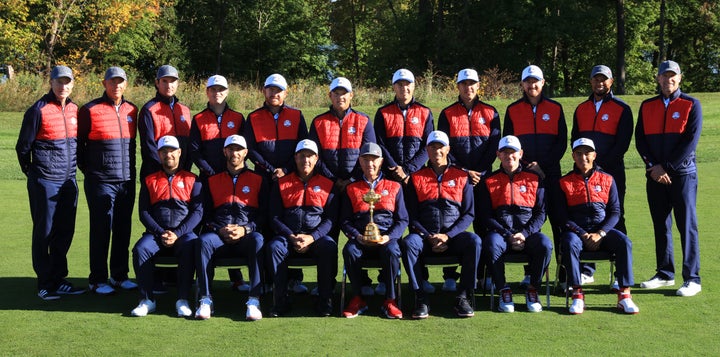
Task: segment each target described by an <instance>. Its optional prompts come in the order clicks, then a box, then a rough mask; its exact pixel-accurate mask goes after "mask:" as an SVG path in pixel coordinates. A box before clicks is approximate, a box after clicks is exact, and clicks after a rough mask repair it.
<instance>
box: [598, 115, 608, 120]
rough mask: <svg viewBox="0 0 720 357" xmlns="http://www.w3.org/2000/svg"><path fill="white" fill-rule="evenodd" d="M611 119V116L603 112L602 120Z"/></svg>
mask: <svg viewBox="0 0 720 357" xmlns="http://www.w3.org/2000/svg"><path fill="white" fill-rule="evenodd" d="M609 119H610V116H609V115H607V114H603V115H602V117H601V118H600V120H602V121H608V120H609Z"/></svg>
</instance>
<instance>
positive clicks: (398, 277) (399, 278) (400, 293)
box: [395, 268, 402, 310]
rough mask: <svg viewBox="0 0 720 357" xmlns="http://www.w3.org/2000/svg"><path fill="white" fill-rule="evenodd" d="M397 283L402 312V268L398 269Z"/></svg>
mask: <svg viewBox="0 0 720 357" xmlns="http://www.w3.org/2000/svg"><path fill="white" fill-rule="evenodd" d="M396 281H397V286H396V287H395V289H396V291H397V301H398V307H399V308H400V310H402V268H399V269H398V274H397V278H396Z"/></svg>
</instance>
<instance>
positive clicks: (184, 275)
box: [132, 232, 197, 300]
mask: <svg viewBox="0 0 720 357" xmlns="http://www.w3.org/2000/svg"><path fill="white" fill-rule="evenodd" d="M195 240H197V235H196V234H195V233H194V232H190V233H187V234H185V235H183V236H180V237H178V238H177V240H176V241H175V244H173V246H172V247H166V246H164V245H163V244H162V243H161V241H160V238H159V237H156V236H155V235H153V234H150V233H147V232H146V233H144V234H143V235H142V237H140V240H138V241H137V243H135V247H133V250H132V252H133V267H134V268H135V276H136V278H137V283H138V285H139V287H140V295H141V296H142V297H144V298H146V299H150V300H155V298H154V296H153V292H152V291H153V286H154V283H155V262H154V259H153V258H155V257H156V256H175V258H176V259H177V262H178V269H177V287H178V299H185V300H188V299H189V297H190V287H191V286H192V280H193V275H194V274H195Z"/></svg>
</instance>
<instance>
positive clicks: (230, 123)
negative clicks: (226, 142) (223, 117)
mask: <svg viewBox="0 0 720 357" xmlns="http://www.w3.org/2000/svg"><path fill="white" fill-rule="evenodd" d="M227 127H228V128H230V129H233V128H235V123H233V122H231V121H229V122H228V123H227Z"/></svg>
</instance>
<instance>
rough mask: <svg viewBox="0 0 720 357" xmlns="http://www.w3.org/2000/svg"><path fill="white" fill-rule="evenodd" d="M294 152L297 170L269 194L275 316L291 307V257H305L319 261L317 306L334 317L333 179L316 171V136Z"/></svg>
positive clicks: (269, 249)
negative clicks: (289, 285)
mask: <svg viewBox="0 0 720 357" xmlns="http://www.w3.org/2000/svg"><path fill="white" fill-rule="evenodd" d="M294 157H295V166H296V169H295V171H294V172H290V173H289V174H287V175H284V176H283V177H280V178H279V179H278V181H277V183H276V184H274V185H273V189H272V192H271V194H270V217H272V218H271V219H272V227H273V229H274V230H275V233H276V236H275V237H273V239H272V240H271V241H270V243H268V246H267V252H266V254H267V261H268V267H269V268H270V276H271V278H272V279H273V283H274V286H273V289H274V290H275V291H274V296H275V301H274V306H273V308H272V309H271V310H270V317H277V316H280V315H282V314H284V313H286V312H287V311H289V308H290V306H289V304H290V301H289V299H288V297H287V295H286V294H287V285H288V284H287V281H288V267H287V262H286V259H287V258H288V257H300V256H307V257H311V258H313V259H315V261H316V262H317V282H318V295H319V296H320V298H319V300H318V304H317V311H318V314H319V315H320V316H330V314H331V313H332V291H333V285H335V276H336V275H337V243H335V240H333V239H332V238H331V237H330V236H329V235H328V233H329V232H330V229H331V228H332V225H333V224H334V223H335V218H336V217H337V207H336V200H335V195H334V193H333V185H334V183H333V181H332V180H330V179H329V178H327V177H325V176H323V175H321V174H319V173H316V172H315V165H316V164H317V161H318V147H317V144H315V142H314V141H312V140H309V139H304V140H301V141H300V142H298V143H297V146H296V147H295V155H294Z"/></svg>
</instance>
